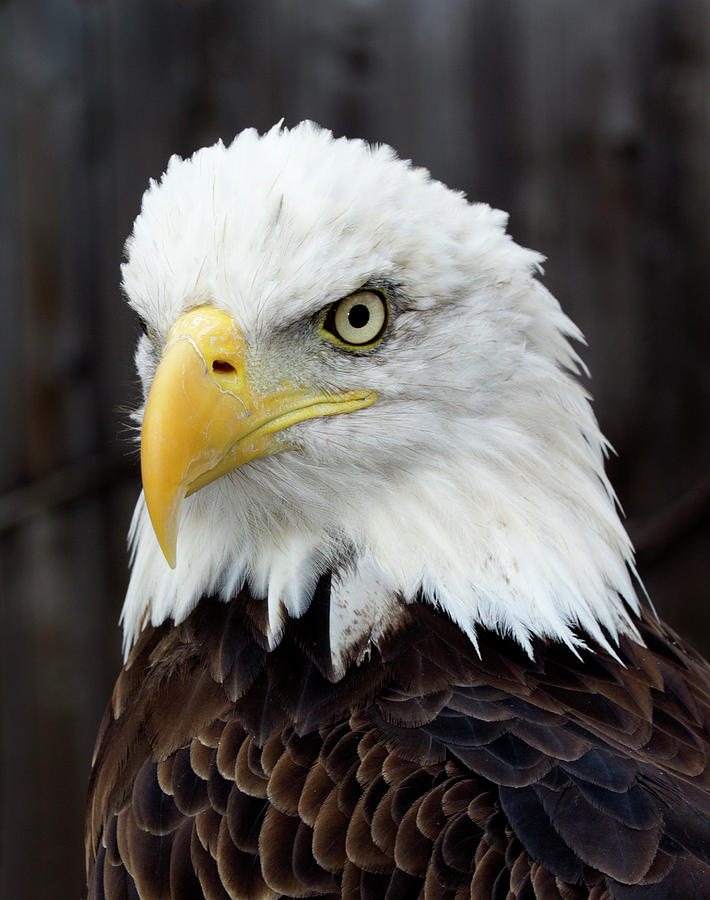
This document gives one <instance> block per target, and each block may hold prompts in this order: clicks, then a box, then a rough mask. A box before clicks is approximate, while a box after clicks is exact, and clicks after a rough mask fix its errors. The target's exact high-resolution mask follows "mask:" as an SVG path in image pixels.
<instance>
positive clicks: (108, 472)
mask: <svg viewBox="0 0 710 900" xmlns="http://www.w3.org/2000/svg"><path fill="white" fill-rule="evenodd" d="M708 97H710V0H599V2H595V3H589V2H586V0H262V2H259V3H255V2H247V0H192V2H188V0H182V2H178V0H84V2H80V0H2V2H0V292H1V296H0V360H2V372H3V381H2V388H1V389H0V423H1V427H2V440H1V441H0V896H2V897H13V898H35V897H36V898H43V900H48V898H62V900H63V898H76V897H78V896H80V895H81V891H82V882H83V875H82V865H83V861H82V816H83V806H84V797H85V791H86V782H87V775H88V767H89V760H90V755H91V750H92V746H93V739H94V734H95V731H96V727H97V725H98V720H99V717H100V715H101V712H102V710H103V706H104V704H105V702H106V699H107V697H108V694H109V691H110V687H111V684H112V681H113V678H114V677H115V674H116V672H117V671H118V667H119V664H120V634H119V630H118V628H117V619H118V614H119V611H120V606H121V601H122V595H123V591H124V589H125V584H126V579H127V563H128V558H127V552H126V549H125V534H126V531H127V527H128V522H129V518H130V512H131V508H132V505H133V502H134V498H135V496H136V494H137V491H138V475H137V464H136V463H137V460H136V454H135V444H134V441H133V437H132V435H131V432H130V428H129V427H128V421H129V420H128V412H127V410H128V409H130V405H131V403H132V402H133V401H135V399H136V397H137V390H138V388H137V383H136V379H135V377H134V373H133V368H132V360H131V356H132V345H133V342H134V340H135V338H136V335H137V327H136V324H135V323H134V321H133V320H132V317H131V315H130V314H129V312H128V310H127V309H126V308H125V305H124V304H123V303H122V300H121V297H120V292H119V288H118V281H119V272H118V266H119V263H120V260H121V251H122V244H123V241H124V239H125V237H126V235H127V234H128V232H129V230H130V227H131V222H132V219H133V217H134V215H135V214H136V212H137V210H138V208H139V204H140V197H141V193H142V191H143V189H144V188H145V186H146V184H147V180H148V178H149V177H156V176H158V175H159V174H160V173H161V172H162V170H163V168H164V166H165V163H166V162H167V159H168V157H169V155H170V154H171V153H173V152H177V153H180V154H182V155H185V154H189V153H190V152H192V150H194V149H196V148H197V147H199V146H200V145H202V144H205V143H211V142H213V141H214V140H216V139H217V137H223V138H224V139H225V140H228V139H230V138H231V136H232V135H233V134H234V133H235V132H237V131H239V130H241V129H242V128H243V127H246V126H249V125H255V126H257V127H258V128H260V129H264V128H267V127H269V126H270V125H272V124H273V123H274V122H275V121H277V120H278V119H280V118H281V117H285V119H286V122H287V124H294V123H296V122H297V121H299V120H300V119H302V118H312V119H315V120H316V121H318V122H320V123H321V124H324V125H327V126H329V127H330V128H332V129H333V130H334V131H335V132H336V133H339V134H341V133H344V134H348V135H352V136H361V137H365V138H368V139H370V140H373V141H386V142H388V143H391V144H393V145H394V146H395V147H396V148H397V149H398V151H399V152H400V154H401V155H403V156H405V157H408V158H412V159H414V160H415V161H416V162H417V163H419V164H421V165H424V166H426V167H428V168H429V169H430V170H431V171H432V172H433V174H434V175H435V176H436V177H438V178H440V179H442V180H443V181H445V182H447V183H448V184H450V185H452V186H455V187H458V188H461V189H463V190H465V191H466V192H467V193H468V195H469V196H470V197H471V198H474V199H478V200H485V201H487V202H489V203H491V204H493V205H495V206H499V207H502V208H504V209H507V210H509V211H510V213H511V220H510V229H511V232H512V233H513V235H514V236H515V237H516V239H517V240H519V241H520V242H521V243H523V244H526V245H528V246H532V247H535V248H536V249H539V250H541V251H543V252H544V253H545V254H546V255H547V256H548V258H549V263H548V265H547V273H546V277H545V281H546V283H547V284H548V286H549V287H550V288H551V289H552V290H553V292H554V293H555V294H556V295H557V296H558V297H559V299H560V301H561V303H562V305H563V306H564V308H565V309H566V310H567V312H568V313H569V314H570V315H571V316H572V317H573V318H574V319H575V320H576V321H577V322H578V324H579V325H580V326H581V327H582V328H583V330H584V332H585V334H586V335H587V338H588V341H589V348H588V350H587V351H585V354H584V355H585V359H586V361H587V363H588V364H589V366H590V368H591V370H592V375H593V378H592V381H591V382H590V390H591V392H592V393H593V395H594V397H595V399H596V410H597V414H598V416H599V418H600V420H601V423H602V426H603V428H604V430H605V432H606V434H607V436H608V437H609V438H610V440H611V441H612V443H613V444H614V446H615V447H616V450H617V452H618V457H617V458H614V459H612V460H611V461H610V469H611V473H612V478H613V481H614V483H615V486H616V488H617V491H618V493H619V496H620V498H621V501H622V503H623V505H624V507H625V509H626V512H627V514H628V516H629V527H630V531H631V533H632V537H634V539H635V540H636V543H637V546H638V550H639V563H640V569H641V573H642V576H643V578H644V580H645V583H646V585H647V587H648V589H649V593H650V594H651V596H652V597H653V599H654V602H655V604H656V606H657V608H658V609H659V611H660V613H661V614H662V615H663V616H664V617H666V618H667V619H668V620H669V621H670V622H671V623H673V624H674V625H675V626H676V627H677V628H679V629H680V630H681V631H682V632H683V633H684V634H685V635H687V636H690V637H691V639H693V640H694V642H695V643H696V644H697V645H698V646H700V647H701V648H702V649H703V650H704V651H705V652H706V653H709V652H710V609H709V608H708V603H707V598H708V589H707V585H708V582H710V552H708V546H709V544H708V541H709V538H710V477H708V455H709V450H710V416H708V401H709V400H710V362H709V358H708V347H710V287H709V285H710V228H709V226H708V221H709V220H710V102H709V101H708Z"/></svg>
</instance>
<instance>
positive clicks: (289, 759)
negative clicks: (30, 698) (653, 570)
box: [86, 578, 710, 900]
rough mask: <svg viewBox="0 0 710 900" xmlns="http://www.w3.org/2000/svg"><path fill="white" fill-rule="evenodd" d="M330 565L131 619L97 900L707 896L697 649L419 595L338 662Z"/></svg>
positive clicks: (90, 840)
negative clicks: (267, 596) (275, 639)
mask: <svg viewBox="0 0 710 900" xmlns="http://www.w3.org/2000/svg"><path fill="white" fill-rule="evenodd" d="M328 586H329V580H328V579H327V578H325V579H323V580H322V582H321V584H320V585H319V589H318V591H317V592H316V597H315V598H314V601H313V603H312V605H311V608H310V610H309V612H308V613H307V615H306V616H305V617H304V618H303V619H301V620H298V621H290V622H288V623H287V628H286V632H285V636H284V638H283V640H282V642H281V644H280V645H279V646H278V647H277V648H276V649H275V650H273V651H271V652H267V648H266V641H265V639H264V637H263V629H262V625H263V623H262V622H261V621H260V615H261V610H260V605H259V604H258V603H257V602H256V601H255V600H254V599H253V598H252V597H250V596H249V595H248V594H247V593H246V592H242V594H240V595H239V596H238V597H237V598H235V599H234V600H233V601H232V602H231V603H229V604H225V603H222V602H219V601H216V600H213V599H204V600H203V601H202V602H201V603H200V605H199V607H198V608H197V609H196V610H195V611H194V612H193V613H192V615H190V616H189V618H188V619H187V620H186V621H185V622H183V623H182V624H180V625H178V626H173V625H171V624H169V623H166V624H164V625H162V626H160V627H158V628H148V629H147V630H146V631H145V632H144V634H143V635H142V637H141V639H140V641H139V642H138V644H137V646H136V647H135V648H134V650H133V652H132V653H131V656H130V658H129V660H128V662H127V664H126V666H125V667H124V669H123V671H122V672H121V674H120V676H119V679H118V682H117V684H116V687H115V690H114V693H113V698H112V701H111V703H110V705H109V708H108V710H107V712H106V715H105V717H104V721H103V723H102V727H101V731H100V734H99V738H98V742H97V748H96V755H95V762H94V768H93V773H92V778H91V786H90V794H89V807H88V814H87V839H86V851H87V869H88V879H89V897H90V898H91V900H99V898H106V900H116V898H121V900H126V898H141V900H178V898H180V900H188V898H190V900H191V898H209V900H225V898H241V900H251V898H276V897H333V898H340V897H343V898H387V900H395V898H417V897H422V898H425V900H439V898H442V900H443V898H451V900H463V898H471V900H533V898H538V900H582V898H593V900H612V898H614V900H661V898H663V900H673V898H676V900H688V898H694V897H706V896H710V767H709V766H708V747H709V743H710V742H709V739H708V738H709V734H710V669H709V667H708V665H707V663H705V661H704V660H702V659H701V658H700V657H698V656H697V655H696V654H694V653H693V651H691V650H689V649H688V648H687V647H686V646H684V645H683V644H682V643H681V642H680V641H679V640H678V639H677V638H676V637H675V636H674V635H673V634H672V633H671V632H670V631H669V630H668V629H667V628H665V626H663V625H662V624H660V623H657V622H655V621H652V620H650V619H646V620H644V621H643V622H641V623H639V627H640V630H641V633H642V635H643V637H644V640H645V642H646V647H642V646H640V645H639V644H637V643H635V642H633V641H631V640H628V639H623V640H622V643H621V647H620V649H619V656H620V659H621V661H622V663H623V664H620V663H619V662H618V661H617V660H615V659H614V658H613V657H612V656H610V655H609V654H608V653H607V652H606V651H604V650H603V649H601V648H593V649H590V650H589V651H583V652H582V653H581V659H580V658H578V657H576V656H575V655H574V654H573V653H572V652H571V651H570V650H569V649H568V648H566V647H564V646H562V645H560V644H557V643H545V642H543V641H538V642H537V643H536V645H535V653H534V658H533V659H532V660H531V659H529V658H528V657H527V655H526V654H524V653H523V652H522V650H521V649H520V648H519V647H517V645H516V644H514V643H513V642H512V641H510V640H505V639H502V638H500V637H496V636H495V635H493V634H490V633H485V632H484V633H482V634H481V635H480V656H479V655H478V654H477V653H476V652H475V650H474V649H473V647H472V646H471V644H470V642H469V641H468V639H467V638H466V637H465V636H464V635H463V634H462V633H461V632H460V631H459V630H458V629H457V628H456V627H455V626H454V625H452V624H451V622H449V621H448V620H447V619H446V618H445V617H444V616H443V615H441V614H439V613H438V612H436V611H435V610H434V609H433V608H432V607H430V606H429V605H428V604H425V603H416V604H412V605H411V606H409V607H407V608H406V610H405V612H404V614H403V616H402V620H401V622H400V623H399V625H398V627H397V629H396V630H394V631H393V632H392V633H391V634H389V635H387V636H386V637H384V638H383V639H381V640H380V642H379V644H378V647H377V648H373V650H372V653H371V656H370V657H369V658H368V659H366V660H365V661H363V662H361V663H360V664H359V665H352V666H351V667H350V669H349V670H348V671H347V673H346V675H345V677H344V678H342V679H341V680H340V681H337V682H334V681H333V680H332V678H333V674H332V671H331V669H330V663H329V659H330V650H329V647H328V644H327V627H325V623H327V620H328V619H327V616H328V596H329V589H328Z"/></svg>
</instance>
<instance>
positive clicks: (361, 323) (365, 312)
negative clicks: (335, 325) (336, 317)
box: [348, 303, 370, 328]
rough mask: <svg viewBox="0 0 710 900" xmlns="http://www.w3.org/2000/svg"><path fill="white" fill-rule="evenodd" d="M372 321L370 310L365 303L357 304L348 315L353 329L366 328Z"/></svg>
mask: <svg viewBox="0 0 710 900" xmlns="http://www.w3.org/2000/svg"><path fill="white" fill-rule="evenodd" d="M369 321H370V310H369V309H368V308H367V307H366V306H365V305H364V304H363V303H356V304H355V306H353V308H352V309H351V310H350V312H349V313H348V322H350V325H351V326H352V327H353V328H364V327H365V325H367V323H368V322H369Z"/></svg>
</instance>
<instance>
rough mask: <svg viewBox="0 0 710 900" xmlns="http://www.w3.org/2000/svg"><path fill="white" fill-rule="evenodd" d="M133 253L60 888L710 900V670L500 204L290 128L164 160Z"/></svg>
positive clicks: (363, 147) (556, 310)
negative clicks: (77, 884) (81, 831)
mask: <svg viewBox="0 0 710 900" xmlns="http://www.w3.org/2000/svg"><path fill="white" fill-rule="evenodd" d="M126 252H127V261H126V262H125V265H124V267H123V286H124V289H125V293H126V295H127V297H128V302H129V303H130V305H131V307H132V308H133V309H134V310H135V312H136V313H137V314H138V316H139V317H140V319H141V322H142V324H143V328H144V332H145V334H144V335H143V336H142V337H141V338H140V340H139V343H138V347H137V352H136V363H137V368H138V372H139V374H140V377H141V380H142V385H143V391H144V396H145V402H144V404H143V406H142V407H141V409H140V410H138V412H137V413H136V418H137V420H138V421H139V423H140V428H141V467H142V476H143V493H142V495H141V497H140V499H139V501H138V504H137V507H136V511H135V515H134V518H133V522H132V525H131V533H130V540H131V543H132V551H133V556H132V575H131V580H130V584H129V587H128V593H127V596H126V601H125V606H124V610H123V614H122V623H123V629H124V635H125V654H126V658H125V665H124V667H123V669H122V671H121V673H120V675H119V677H118V681H117V683H116V686H115V689H114V691H113V695H112V698H111V700H110V703H109V706H108V709H107V711H106V714H105V716H104V719H103V722H102V725H101V728H100V732H99V736H98V740H97V745H96V751H95V756H94V762H93V770H92V775H91V781H90V789H89V803H88V812H87V827H86V860H87V876H88V885H89V887H88V891H89V897H90V898H92V900H99V898H101V900H104V898H105V900H115V898H121V900H128V898H141V900H178V898H179V900H192V898H208V900H227V898H232V900H257V898H258V900H266V898H279V897H324V898H387V900H406V898H424V900H444V898H449V900H464V898H467V900H532V898H538V900H582V898H593V900H661V898H663V900H668V898H671V900H673V898H675V900H688V898H701V897H710V795H709V793H708V785H709V784H710V768H709V766H708V746H709V744H708V729H709V728H710V668H709V667H708V664H707V663H706V662H705V661H704V660H703V659H702V658H701V657H700V656H699V655H698V654H696V653H695V652H694V651H693V650H692V649H691V648H690V647H689V646H687V645H686V644H684V643H683V642H682V641H681V640H680V639H679V638H678V637H677V636H676V635H674V634H673V632H671V631H670V630H669V628H668V627H667V626H666V625H665V624H663V622H661V621H659V619H658V618H657V617H656V616H655V615H654V614H653V612H652V611H650V609H649V607H648V604H647V603H646V602H645V600H644V598H643V593H642V591H641V589H640V588H639V587H638V580H637V578H636V575H635V571H634V564H633V555H632V548H631V546H630V543H629V540H628V538H627V535H626V533H625V531H624V528H623V526H622V524H621V522H620V519H619V515H618V513H617V508H616V503H615V498H614V494H613V491H612V488H611V487H610V484H609V482H608V480H607V477H606V475H605V472H604V456H605V451H606V443H605V440H604V438H603V437H602V435H601V434H600V431H599V428H598V425H597V422H596V420H595V418H594V415H593V413H592V410H591V407H590V404H589V399H588V396H587V394H586V393H585V391H584V389H583V387H582V386H581V385H580V383H579V379H578V376H579V375H580V374H583V369H584V367H583V364H582V363H581V361H580V359H579V357H578V355H577V352H576V350H575V348H574V342H577V341H579V340H580V339H581V334H580V332H579V331H578V329H577V328H576V327H575V326H574V325H573V324H572V322H571V321H570V320H569V319H568V318H567V317H566V316H565V315H564V314H563V313H562V311H561V309H560V307H559V305H558V303H557V301H556V300H555V299H554V298H553V297H552V296H551V294H550V293H549V292H548V291H547V290H546V289H545V288H544V287H543V286H542V284H541V283H540V281H539V280H538V277H537V276H538V275H539V272H540V263H541V257H540V256H539V255H537V254H536V253H534V252H531V251H530V250H526V249H523V248H521V247H520V246H518V245H517V244H516V243H514V241H513V240H512V239H511V238H510V236H509V235H508V234H507V233H506V215H505V214H504V213H502V212H499V211H496V210H493V209H491V208H489V207H488V206H487V205H485V204H481V203H469V202H468V201H467V200H466V199H465V197H464V196H463V195H462V194H460V193H456V192H454V191H452V190H450V189H449V188H447V187H445V186H444V185H442V184H440V183H438V182H437V181H435V180H433V179H432V178H431V177H430V176H429V174H428V173H427V172H426V171H425V170H423V169H420V168H415V167H413V166H412V165H410V164H409V163H407V162H403V161H401V160H400V159H398V158H397V156H396V154H395V153H394V151H393V150H391V149H390V148H388V147H386V146H370V145H368V144H366V143H364V142H362V141H356V140H346V139H343V138H339V139H334V138H333V136H332V135H331V134H330V133H329V132H327V131H325V130H322V129H320V128H319V127H317V126H315V125H313V124H311V123H303V124H301V125H299V126H298V127H295V128H293V129H291V130H288V129H286V128H284V127H280V126H277V127H275V128H274V129H272V130H270V131H268V132H267V133H266V134H263V135H259V134H257V133H256V132H255V131H254V130H247V131H244V132H242V133H241V134H239V135H238V136H237V137H236V139H235V140H234V142H233V143H232V144H231V145H230V146H224V145H223V144H222V143H218V144H217V145H215V146H212V147H209V148H206V149H202V150H199V151H198V152H197V153H195V154H194V155H193V156H192V157H191V158H190V159H186V160H183V159H180V158H177V157H173V158H172V159H171V160H170V163H169V165H168V167H167V171H166V172H165V174H164V175H163V176H162V178H161V179H160V181H158V182H153V183H151V185H150V187H149V189H148V190H147V192H146V194H145V196H144V198H143V204H142V208H141V211H140V214H139V216H138V218H137V219H136V222H135V226H134V228H133V232H132V234H131V236H130V238H129V240H128V243H127V251H126ZM639 596H640V597H641V599H639Z"/></svg>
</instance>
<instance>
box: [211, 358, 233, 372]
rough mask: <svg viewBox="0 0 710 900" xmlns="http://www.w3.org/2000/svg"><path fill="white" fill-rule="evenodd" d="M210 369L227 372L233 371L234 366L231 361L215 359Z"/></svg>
mask: <svg viewBox="0 0 710 900" xmlns="http://www.w3.org/2000/svg"><path fill="white" fill-rule="evenodd" d="M212 371H213V372H222V373H225V374H228V373H229V372H233V371H234V366H233V365H232V364H231V363H228V362H225V361H224V360H223V359H216V360H215V361H214V362H213V363H212Z"/></svg>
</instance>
